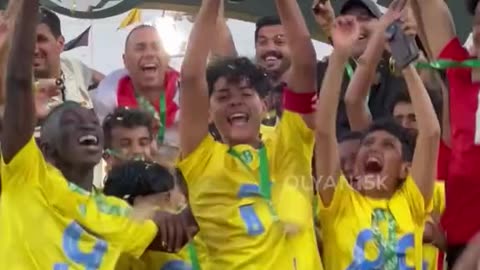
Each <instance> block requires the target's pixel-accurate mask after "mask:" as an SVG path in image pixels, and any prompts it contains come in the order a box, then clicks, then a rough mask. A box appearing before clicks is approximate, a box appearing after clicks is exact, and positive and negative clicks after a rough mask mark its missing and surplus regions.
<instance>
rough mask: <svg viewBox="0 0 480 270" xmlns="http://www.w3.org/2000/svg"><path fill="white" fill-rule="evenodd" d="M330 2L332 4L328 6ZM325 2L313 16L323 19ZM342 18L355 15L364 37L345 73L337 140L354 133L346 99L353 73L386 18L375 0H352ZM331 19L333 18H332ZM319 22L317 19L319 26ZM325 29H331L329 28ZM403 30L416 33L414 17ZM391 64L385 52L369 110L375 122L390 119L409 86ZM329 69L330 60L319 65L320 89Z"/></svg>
mask: <svg viewBox="0 0 480 270" xmlns="http://www.w3.org/2000/svg"><path fill="white" fill-rule="evenodd" d="M328 1H329V0H327V1H326V2H328ZM321 2H322V1H320V2H318V4H316V5H314V7H313V12H314V13H316V14H318V16H321V12H320V13H319V11H321V10H322V9H321V8H319V6H320V7H324V6H327V3H325V4H322V3H321ZM340 15H352V16H354V17H355V18H356V21H357V22H358V24H359V28H360V36H359V38H358V40H357V41H356V42H355V44H354V46H353V52H352V59H351V60H350V61H349V63H348V64H347V65H346V67H345V71H344V76H343V82H342V92H341V96H342V98H341V100H340V103H339V106H340V107H339V111H338V115H337V137H341V136H343V135H345V134H347V133H348V132H349V131H350V125H349V122H348V118H347V114H346V110H345V103H344V98H343V97H344V96H345V92H346V90H347V87H348V84H349V83H350V80H351V77H352V76H353V71H354V70H355V67H356V65H357V62H356V60H357V59H358V58H359V57H360V56H361V55H362V54H363V53H364V52H365V49H366V46H367V43H368V41H369V39H370V36H371V35H372V33H373V29H374V28H375V25H376V23H377V22H378V19H379V18H380V17H381V16H382V12H381V11H380V9H379V7H378V6H377V4H375V3H374V2H373V1H372V0H348V1H346V2H345V4H344V5H343V6H342V7H341V8H340ZM329 16H331V14H330V15H329ZM319 19H320V18H319ZM318 21H319V20H318V19H317V22H318ZM324 28H325V29H328V27H324ZM402 28H403V29H404V31H405V30H407V31H408V32H410V33H416V24H415V22H414V20H413V17H408V19H407V20H405V21H404V22H403V23H402ZM327 34H328V33H327ZM389 60H390V54H389V53H388V52H386V51H385V52H384V55H383V57H382V60H381V61H380V64H379V65H378V67H377V72H376V78H375V80H374V82H373V85H372V87H371V89H370V93H369V97H368V107H369V111H370V113H371V116H372V118H373V119H378V118H382V117H385V116H387V115H388V114H389V112H391V111H392V110H391V108H389V107H388V106H390V104H392V103H393V101H394V99H395V97H396V96H397V93H398V92H399V91H402V90H404V85H405V84H404V83H403V78H401V77H398V76H397V75H395V74H394V72H392V70H391V68H390V63H389V62H390V61H389ZM327 65H328V60H327V61H323V62H319V63H318V65H317V82H318V85H319V86H320V85H321V83H322V81H323V77H324V74H325V71H326V68H327Z"/></svg>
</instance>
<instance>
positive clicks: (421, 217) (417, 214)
mask: <svg viewBox="0 0 480 270" xmlns="http://www.w3.org/2000/svg"><path fill="white" fill-rule="evenodd" d="M400 194H402V196H403V197H404V198H405V199H406V200H407V203H408V205H409V208H410V212H411V214H412V217H413V219H414V220H415V222H417V224H423V223H424V222H425V218H426V216H427V213H430V212H431V210H432V209H433V198H432V200H430V201H429V202H427V203H425V200H424V198H423V195H422V193H421V192H420V190H419V189H418V186H417V184H416V183H415V181H414V180H413V178H412V177H411V176H410V175H409V176H408V177H407V178H406V179H405V182H404V183H403V186H402V187H401V189H400Z"/></svg>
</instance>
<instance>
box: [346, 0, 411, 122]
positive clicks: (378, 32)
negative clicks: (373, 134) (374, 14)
mask: <svg viewBox="0 0 480 270" xmlns="http://www.w3.org/2000/svg"><path fill="white" fill-rule="evenodd" d="M393 3H396V2H393ZM401 11H402V7H401V6H398V5H394V4H392V5H391V6H390V7H389V9H388V11H387V13H385V15H383V16H382V17H381V18H380V20H379V22H378V24H377V25H376V28H375V29H374V32H373V35H372V36H371V37H370V40H369V41H368V44H367V48H366V50H365V52H364V53H363V55H362V56H361V57H360V58H359V60H358V66H357V68H356V69H355V73H354V74H353V78H352V80H351V81H350V84H349V85H348V88H347V92H346V93H345V97H344V102H345V108H346V111H347V117H348V121H349V124H350V128H351V130H352V131H362V130H365V129H366V128H368V126H369V125H370V123H371V122H372V118H371V115H370V112H369V111H368V107H367V106H366V103H367V96H368V93H369V92H370V88H371V87H372V84H373V81H374V80H375V75H376V71H377V66H378V63H379V62H380V60H381V59H382V55H383V52H384V49H385V31H386V29H387V27H388V26H389V25H390V24H391V23H393V22H394V21H395V20H397V19H399V18H400V16H401V15H402V14H401Z"/></svg>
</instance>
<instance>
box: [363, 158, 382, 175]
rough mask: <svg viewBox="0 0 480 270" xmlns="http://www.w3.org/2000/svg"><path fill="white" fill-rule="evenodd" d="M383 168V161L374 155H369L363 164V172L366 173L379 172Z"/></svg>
mask: <svg viewBox="0 0 480 270" xmlns="http://www.w3.org/2000/svg"><path fill="white" fill-rule="evenodd" d="M382 170H383V161H382V159H381V158H380V157H378V156H376V155H369V156H368V157H367V159H366V161H365V164H364V172H365V174H367V175H369V174H370V175H371V174H379V173H381V172H382Z"/></svg>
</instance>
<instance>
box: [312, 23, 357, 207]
mask: <svg viewBox="0 0 480 270" xmlns="http://www.w3.org/2000/svg"><path fill="white" fill-rule="evenodd" d="M358 35H359V27H358V24H357V22H356V21H355V18H354V17H351V16H342V17H338V18H337V19H336V22H335V24H334V28H333V29H332V39H333V43H334V49H333V53H332V54H331V55H330V59H329V63H328V67H327V71H326V73H325V77H324V80H323V83H322V87H321V90H320V96H319V99H318V106H317V112H316V126H317V127H321V128H318V129H316V130H315V134H316V143H315V159H316V161H315V166H316V167H315V168H316V174H317V175H316V176H317V179H320V180H328V184H325V185H322V186H320V187H318V188H317V191H318V193H319V195H320V198H321V200H322V202H323V205H324V206H325V207H328V206H329V205H330V203H331V202H332V199H333V195H334V192H335V187H336V186H337V185H336V184H334V183H332V181H338V179H339V176H340V158H339V155H338V144H337V136H336V119H337V117H336V115H337V111H338V101H339V100H340V90H341V84H342V79H343V69H344V67H345V63H346V62H347V60H348V58H349V57H350V55H351V50H352V46H353V44H354V42H355V41H356V40H357V38H358Z"/></svg>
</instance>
